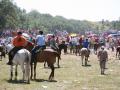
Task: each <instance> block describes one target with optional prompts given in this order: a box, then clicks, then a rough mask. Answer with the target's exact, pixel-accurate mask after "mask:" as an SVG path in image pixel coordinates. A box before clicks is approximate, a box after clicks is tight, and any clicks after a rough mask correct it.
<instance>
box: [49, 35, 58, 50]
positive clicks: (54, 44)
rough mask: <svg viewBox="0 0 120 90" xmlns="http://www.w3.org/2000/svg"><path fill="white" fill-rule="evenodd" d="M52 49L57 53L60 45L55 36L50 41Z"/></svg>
mask: <svg viewBox="0 0 120 90" xmlns="http://www.w3.org/2000/svg"><path fill="white" fill-rule="evenodd" d="M50 47H51V48H52V49H53V50H55V51H58V45H57V43H56V40H55V36H54V35H53V36H52V38H51V39H50Z"/></svg>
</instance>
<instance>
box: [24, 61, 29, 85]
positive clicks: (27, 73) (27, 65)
mask: <svg viewBox="0 0 120 90" xmlns="http://www.w3.org/2000/svg"><path fill="white" fill-rule="evenodd" d="M25 72H26V77H27V83H28V84H30V62H28V63H26V66H25Z"/></svg>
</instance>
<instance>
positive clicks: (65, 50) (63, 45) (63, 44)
mask: <svg viewBox="0 0 120 90" xmlns="http://www.w3.org/2000/svg"><path fill="white" fill-rule="evenodd" d="M58 48H59V52H60V54H61V51H62V49H63V50H64V54H66V53H67V45H66V44H65V42H63V43H61V44H59V45H58Z"/></svg>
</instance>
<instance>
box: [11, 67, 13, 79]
mask: <svg viewBox="0 0 120 90" xmlns="http://www.w3.org/2000/svg"><path fill="white" fill-rule="evenodd" d="M12 78H13V65H11V67H10V80H12Z"/></svg>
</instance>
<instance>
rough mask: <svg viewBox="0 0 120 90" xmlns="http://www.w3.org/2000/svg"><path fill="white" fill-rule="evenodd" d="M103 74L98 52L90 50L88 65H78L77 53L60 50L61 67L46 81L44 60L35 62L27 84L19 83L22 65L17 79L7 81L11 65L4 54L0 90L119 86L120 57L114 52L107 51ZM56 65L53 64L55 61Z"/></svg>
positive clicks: (115, 88) (118, 89)
mask: <svg viewBox="0 0 120 90" xmlns="http://www.w3.org/2000/svg"><path fill="white" fill-rule="evenodd" d="M108 53H109V61H108V62H107V66H106V67H107V69H106V71H105V73H106V75H100V69H99V62H98V59H97V56H96V55H94V54H93V53H91V55H90V58H89V62H88V64H89V65H88V66H87V67H85V66H81V59H80V56H75V55H73V54H67V55H64V54H62V57H61V58H62V60H61V61H60V66H61V68H56V69H55V78H54V81H53V82H49V81H48V76H49V74H50V69H48V68H44V67H43V63H39V64H38V66H37V80H35V81H31V83H30V84H25V83H22V82H21V80H22V72H21V68H20V67H19V69H18V71H19V72H18V81H17V82H15V81H13V82H9V77H10V67H9V66H8V65H6V62H7V61H8V60H7V59H8V58H7V57H6V58H5V59H3V60H2V61H0V90H120V60H118V59H117V58H116V57H115V52H111V51H110V50H109V51H108ZM55 66H56V64H55Z"/></svg>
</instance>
